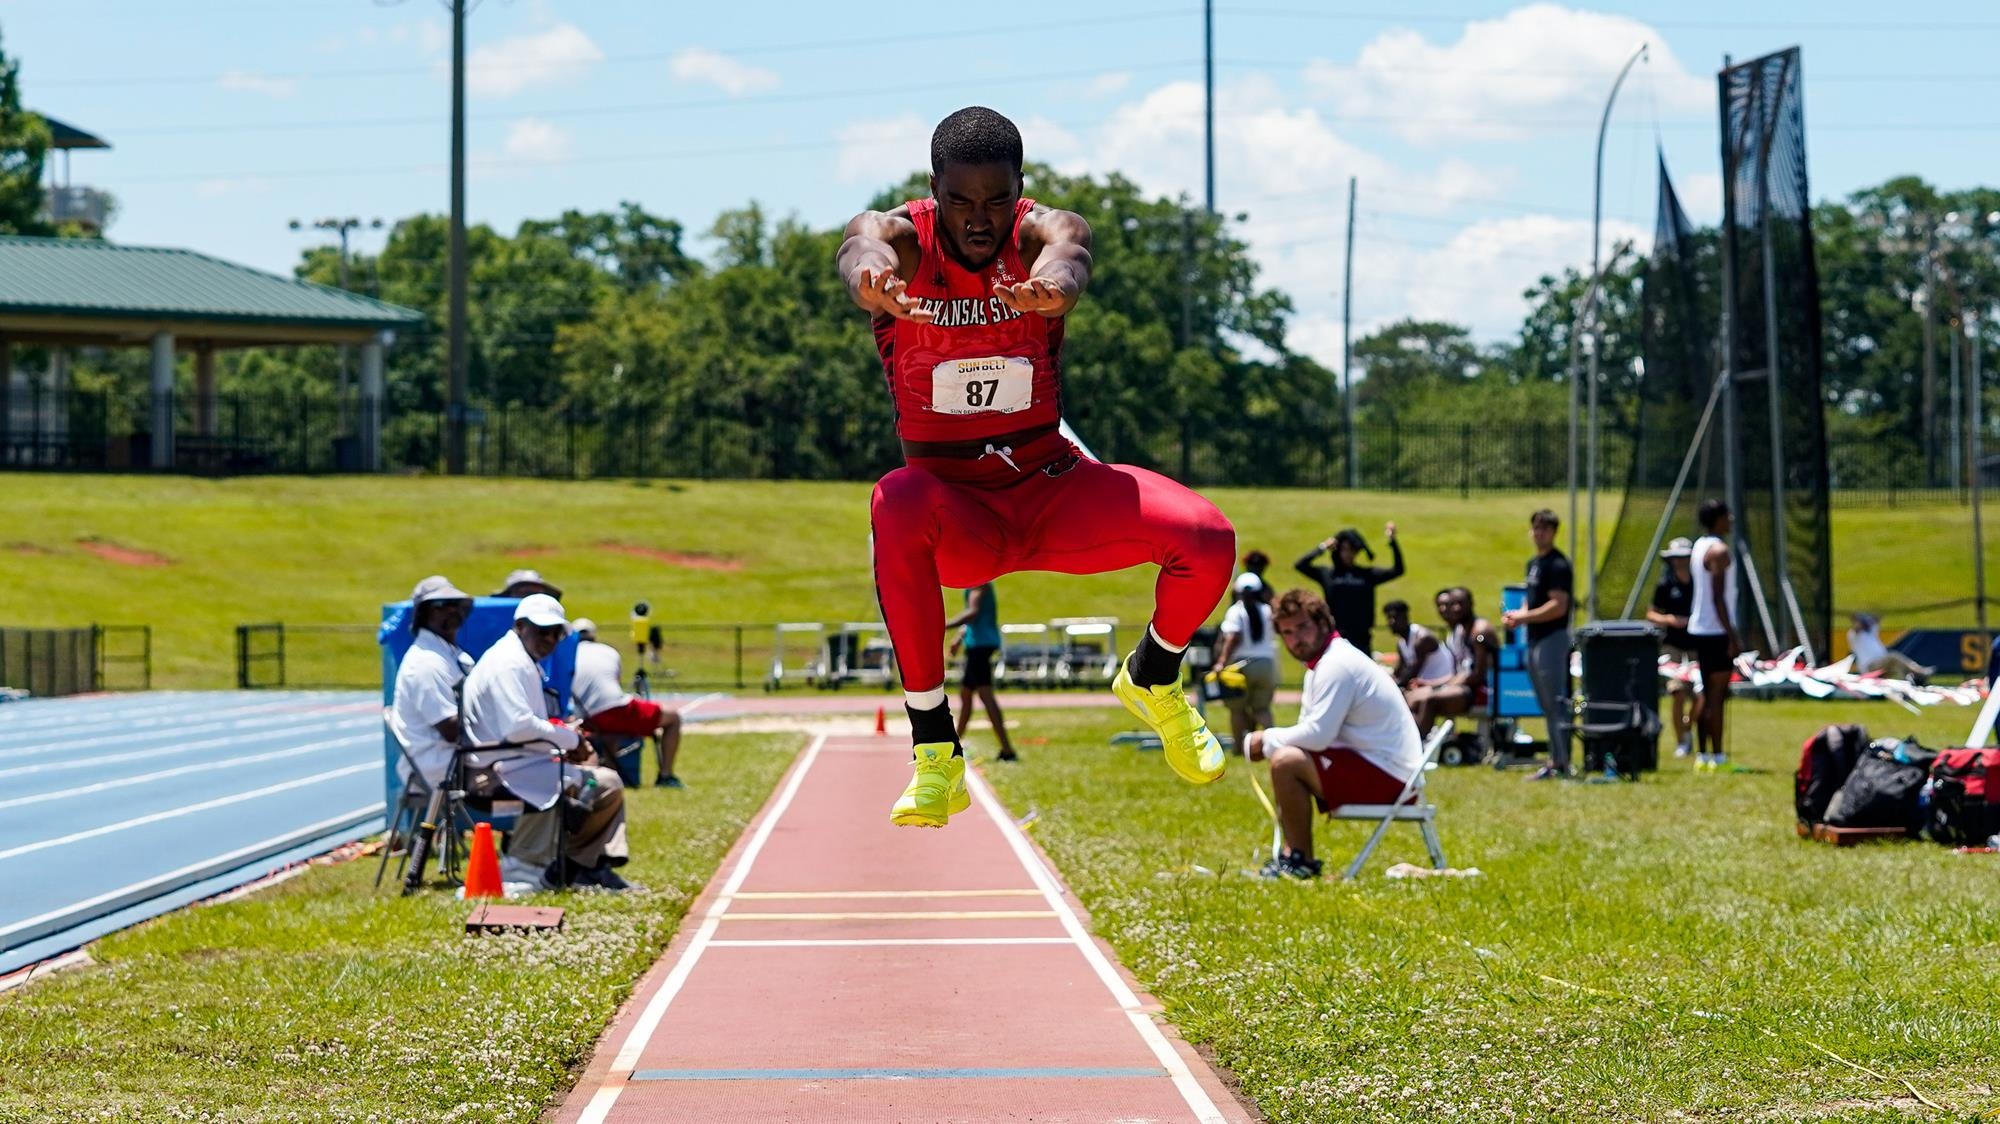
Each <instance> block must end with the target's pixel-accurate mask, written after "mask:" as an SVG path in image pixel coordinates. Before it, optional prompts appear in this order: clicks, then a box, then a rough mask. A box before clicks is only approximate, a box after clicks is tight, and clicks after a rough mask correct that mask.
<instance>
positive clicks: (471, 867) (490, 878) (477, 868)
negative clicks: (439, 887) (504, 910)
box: [465, 823, 507, 899]
mask: <svg viewBox="0 0 2000 1124" xmlns="http://www.w3.org/2000/svg"><path fill="white" fill-rule="evenodd" d="M465 896H466V898H468V899H471V898H504V897H506V896H507V895H506V892H505V891H504V890H502V889H501V888H500V852H499V851H497V850H496V849H494V846H493V825H492V824H486V823H482V824H475V825H474V826H473V828H472V855H471V857H470V858H469V859H467V860H466V864H465Z"/></svg>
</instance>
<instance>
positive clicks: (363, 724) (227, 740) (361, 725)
mask: <svg viewBox="0 0 2000 1124" xmlns="http://www.w3.org/2000/svg"><path fill="white" fill-rule="evenodd" d="M274 725H278V726H282V723H277V724H274ZM369 726H376V727H380V726H381V719H379V718H374V717H369V718H364V719H360V720H356V721H346V722H333V723H329V724H328V725H327V726H326V728H325V729H324V730H322V731H316V732H320V733H332V732H333V731H335V730H355V731H360V730H364V729H366V728H368V727H369ZM277 732H280V731H279V730H257V731H253V732H250V733H238V734H232V735H230V736H228V737H222V738H203V739H201V740H200V741H192V742H181V743H180V744H178V745H168V746H160V747H158V748H155V749H135V750H133V751H132V752H130V753H109V754H105V755H104V756H102V757H88V756H86V757H83V758H79V759H71V760H63V761H44V762H42V763H41V764H39V765H16V766H14V767H12V768H9V769H0V777H22V776H27V775H28V774H30V773H47V772H52V771H54V770H57V769H61V770H64V771H73V770H76V769H85V768H89V767H90V766H92V765H117V764H122V763H123V762H126V761H146V760H150V759H151V758H154V757H172V756H174V755H176V754H181V753H192V752H194V751H195V750H198V749H214V748H216V747H217V746H226V745H238V744H241V743H243V742H254V741H263V740H264V739H266V738H269V737H270V736H271V735H272V734H273V733H277Z"/></svg>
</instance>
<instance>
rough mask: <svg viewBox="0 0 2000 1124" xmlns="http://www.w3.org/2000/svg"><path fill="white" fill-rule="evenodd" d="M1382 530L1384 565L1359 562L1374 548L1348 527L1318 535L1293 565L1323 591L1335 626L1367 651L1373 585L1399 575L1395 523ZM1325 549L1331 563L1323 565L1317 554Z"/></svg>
mask: <svg viewBox="0 0 2000 1124" xmlns="http://www.w3.org/2000/svg"><path fill="white" fill-rule="evenodd" d="M1383 534H1384V535H1385V536H1386V537H1387V538H1388V540H1389V556H1390V558H1391V560H1392V562H1391V564H1390V565H1389V566H1387V567H1381V566H1364V565H1361V563H1360V561H1359V559H1360V557H1361V556H1362V555H1364V554H1365V555H1367V556H1368V560H1369V561H1370V562H1373V561H1374V560H1375V552H1374V551H1373V550H1371V549H1369V547H1368V540H1367V539H1364V538H1362V537H1361V532H1360V531H1357V530H1355V529H1354V528H1352V527H1347V528H1344V529H1342V530H1341V531H1340V532H1339V533H1338V534H1336V535H1334V536H1333V537H1332V538H1330V539H1322V540H1321V541H1320V543H1319V545H1317V546H1315V547H1313V548H1312V549H1311V550H1308V551H1306V552H1305V554H1304V555H1302V556H1301V557H1300V558H1299V560H1298V562H1297V563H1296V565H1295V566H1294V568H1295V569H1297V570H1298V572H1299V573H1301V574H1304V575H1305V576H1306V577H1309V578H1311V579H1312V580H1313V581H1315V582H1317V583H1319V587H1320V589H1321V590H1323V591H1325V594H1326V605H1327V608H1329V609H1331V610H1333V627H1334V628H1335V630H1337V631H1338V632H1339V633H1340V635H1341V636H1342V637H1344V638H1346V640H1347V642H1348V643H1349V644H1352V645H1354V646H1355V647H1356V648H1359V649H1361V650H1362V651H1364V652H1369V653H1371V654H1372V653H1373V649H1372V648H1371V647H1370V645H1369V637H1370V632H1371V630H1372V629H1373V627H1374V624H1375V587H1376V586H1378V585H1381V584H1382V583H1383V582H1389V581H1395V580H1396V579H1397V578H1400V577H1402V576H1403V545H1402V544H1401V543H1399V542H1397V541H1396V525H1395V524H1394V523H1391V524H1389V525H1388V526H1387V527H1386V528H1384V529H1383ZM1328 552H1331V553H1332V557H1331V564H1330V565H1324V566H1323V565H1321V564H1320V562H1319V556H1320V555H1322V554H1326V553H1328Z"/></svg>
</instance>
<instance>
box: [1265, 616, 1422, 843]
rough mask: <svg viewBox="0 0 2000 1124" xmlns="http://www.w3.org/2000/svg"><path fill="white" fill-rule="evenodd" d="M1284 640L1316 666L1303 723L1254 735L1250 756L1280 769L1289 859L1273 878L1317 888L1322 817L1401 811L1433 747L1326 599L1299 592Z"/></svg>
mask: <svg viewBox="0 0 2000 1124" xmlns="http://www.w3.org/2000/svg"><path fill="white" fill-rule="evenodd" d="M1275 615H1276V617H1277V623H1278V636H1279V638H1280V639H1282V640H1283V641H1284V642H1285V650H1286V651H1288V652H1290V653H1291V654H1292V655H1293V656H1294V657H1295V658H1297V659H1298V660H1299V661H1300V662H1301V663H1303V664H1305V665H1306V680H1305V686H1304V689H1303V690H1302V691H1301V692H1300V695H1301V697H1300V700H1299V720H1298V722H1297V723H1296V724H1294V725H1291V726H1284V727H1280V728H1278V729H1274V730H1259V731H1258V732H1256V733H1254V734H1251V735H1250V740H1249V745H1248V747H1247V748H1248V751H1249V753H1248V755H1249V757H1250V760H1252V761H1257V760H1260V759H1262V758H1264V757H1269V758H1270V759H1271V787H1272V789H1273V792H1274V794H1275V796H1276V798H1277V801H1278V822H1279V826H1280V828H1281V829H1282V830H1283V833H1284V837H1285V849H1284V851H1283V852H1282V853H1281V854H1279V855H1277V856H1276V857H1274V858H1273V859H1272V860H1271V861H1270V862H1268V863H1266V864H1265V865H1264V869H1263V870H1262V871H1261V872H1260V873H1261V874H1262V875H1263V876H1264V877H1266V878H1316V877H1318V876H1319V870H1320V864H1319V860H1317V859H1315V858H1313V857H1312V850H1313V847H1312V810H1313V805H1314V804H1318V805H1319V807H1320V810H1321V811H1330V810H1332V809H1333V808H1335V807H1338V806H1339V805H1342V804H1393V803H1395V802H1396V801H1397V800H1399V799H1400V798H1401V797H1402V795H1403V791H1404V789H1405V787H1406V786H1407V785H1408V784H1409V782H1410V779H1411V778H1412V777H1415V776H1416V775H1417V770H1418V769H1420V768H1422V767H1423V762H1424V749H1423V742H1422V740H1421V739H1420V738H1418V737H1417V723H1416V720H1415V719H1413V718H1411V717H1410V708H1409V707H1408V706H1407V705H1405V704H1404V702H1403V692H1402V691H1400V690H1398V689H1397V687H1396V681H1395V680H1394V679H1392V678H1391V677H1390V676H1389V673H1388V671H1387V670H1385V669H1384V668H1383V667H1382V666H1381V665H1380V664H1377V663H1376V662H1375V661H1374V659H1373V658H1372V657H1370V656H1369V655H1368V653H1366V652H1363V651H1361V650H1360V649H1359V648H1356V647H1355V646H1354V645H1352V644H1349V643H1348V642H1347V641H1345V640H1343V639H1341V638H1340V637H1339V636H1337V635H1335V633H1334V630H1333V614H1332V613H1331V612H1329V611H1328V609H1327V607H1326V602H1325V601H1324V600H1322V599H1321V598H1320V597H1319V595H1317V594H1313V593H1307V592H1306V591H1304V590H1301V589H1294V590H1292V591H1290V592H1289V593H1286V594H1285V595H1284V596H1283V597H1281V598H1279V599H1278V606H1277V611H1276V614H1275Z"/></svg>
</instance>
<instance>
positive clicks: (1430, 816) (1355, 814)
mask: <svg viewBox="0 0 2000 1124" xmlns="http://www.w3.org/2000/svg"><path fill="white" fill-rule="evenodd" d="M1451 733H1452V723H1451V722H1450V721H1449V720H1447V721H1444V722H1440V723H1438V724H1437V725H1435V726H1433V727H1431V733H1430V736H1429V737H1427V738H1425V739H1424V760H1423V763H1422V764H1421V765H1419V766H1417V771H1416V773H1415V774H1414V775H1413V776H1411V777H1410V779H1409V780H1408V781H1407V782H1405V783H1404V785H1403V791H1402V794H1401V795H1399V796H1397V797H1396V802H1395V803H1393V804H1342V805H1340V806H1338V807H1336V808H1334V809H1332V810H1331V811H1329V812H1327V814H1326V815H1327V818H1328V819H1334V820H1370V821H1375V830H1374V831H1373V832H1371V833H1370V834H1369V836H1368V842H1366V843H1363V844H1362V845H1361V851H1360V853H1359V854H1357V855H1355V856H1354V861H1353V862H1350V863H1348V864H1347V869H1346V870H1345V871H1343V872H1341V877H1342V878H1343V879H1348V880H1352V879H1353V878H1354V876H1355V875H1357V874H1360V873H1361V865H1362V864H1363V863H1365V862H1367V861H1368V856H1369V855H1372V854H1374V853H1375V847H1376V845H1377V844H1379V843H1381V842H1382V836H1383V834H1385V833H1386V832H1387V831H1388V830H1389V825H1390V824H1392V823H1395V822H1396V821H1397V820H1404V821H1408V822H1411V823H1415V824H1416V825H1417V830H1419V831H1421V832H1423V836H1424V848H1425V849H1426V850H1428V851H1430V853H1431V866H1432V868H1434V869H1437V870H1443V869H1444V868H1445V861H1444V844H1442V843H1440V842H1438V833H1437V806H1436V805H1435V804H1432V803H1431V802H1430V801H1429V800H1427V799H1425V795H1424V783H1425V781H1426V779H1427V778H1428V777H1429V776H1430V771H1431V770H1432V769H1435V768H1437V757H1438V750H1439V748H1441V747H1442V746H1443V745H1444V743H1445V742H1446V741H1448V740H1450V738H1451Z"/></svg>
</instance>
